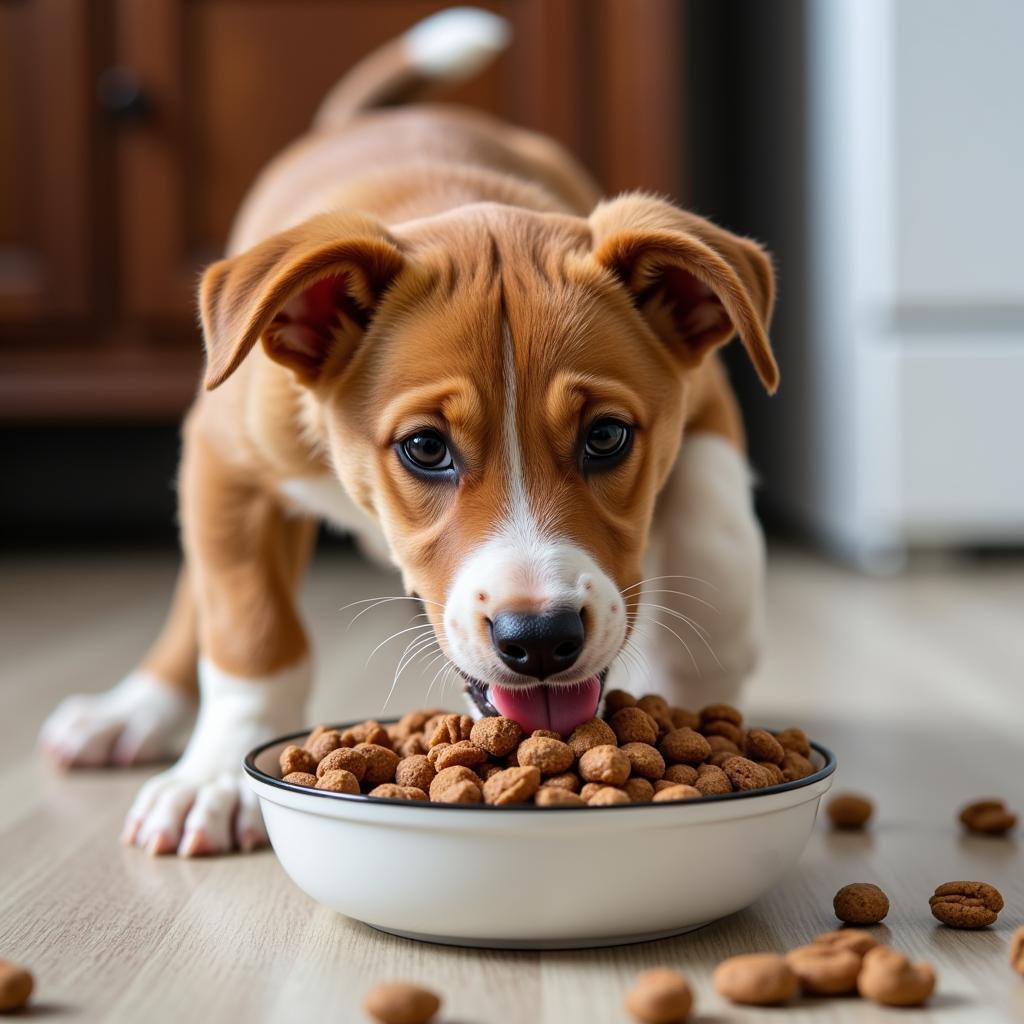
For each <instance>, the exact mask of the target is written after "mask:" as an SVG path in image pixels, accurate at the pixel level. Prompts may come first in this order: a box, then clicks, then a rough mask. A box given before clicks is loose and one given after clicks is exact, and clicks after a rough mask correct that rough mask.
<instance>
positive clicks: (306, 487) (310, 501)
mask: <svg viewBox="0 0 1024 1024" xmlns="http://www.w3.org/2000/svg"><path fill="white" fill-rule="evenodd" d="M278 491H279V492H280V493H281V494H282V495H283V496H284V497H285V498H287V499H288V501H289V502H290V503H291V504H292V505H293V506H294V507H295V508H297V509H298V510H300V511H301V512H303V513H305V514H306V515H310V516H315V517H316V518H317V519H322V520H324V521H325V522H327V523H329V524H330V525H331V526H333V527H334V528H335V529H338V530H342V531H344V532H345V533H350V534H352V535H353V536H354V537H355V538H356V539H357V540H358V542H359V546H360V547H361V548H362V549H363V551H364V552H365V553H366V554H367V555H368V556H369V557H370V558H372V559H373V560H374V561H375V562H378V563H380V564H382V565H390V564H391V561H392V560H391V554H390V552H389V550H388V544H387V541H386V540H385V539H384V534H383V533H382V532H381V530H380V528H379V527H378V526H377V524H376V523H375V522H374V521H373V520H372V519H371V518H370V517H369V516H368V515H367V514H366V513H365V512H364V511H363V510H362V509H361V508H360V507H359V506H358V505H357V504H356V503H355V502H354V501H353V500H352V499H351V498H350V497H349V495H348V492H347V491H346V490H345V488H344V487H342V485H341V483H340V481H339V480H338V479H337V477H334V476H331V475H330V474H327V473H325V474H323V475H322V476H303V477H294V478H292V479H290V480H284V481H282V482H281V483H280V484H278Z"/></svg>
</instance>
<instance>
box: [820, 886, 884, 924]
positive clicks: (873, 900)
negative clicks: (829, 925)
mask: <svg viewBox="0 0 1024 1024" xmlns="http://www.w3.org/2000/svg"><path fill="white" fill-rule="evenodd" d="M832 906H833V908H834V910H835V912H836V917H838V918H839V920H840V921H842V922H844V923H845V924H878V922H879V921H881V920H882V919H883V918H884V917H885V915H886V914H888V913H889V897H888V896H886V895H885V893H884V892H882V890H881V889H879V888H878V886H877V885H872V883H871V882H852V883H851V884H850V885H844V886H843V887H842V889H840V890H839V892H837V893H836V894H835V897H834V898H833V900H832Z"/></svg>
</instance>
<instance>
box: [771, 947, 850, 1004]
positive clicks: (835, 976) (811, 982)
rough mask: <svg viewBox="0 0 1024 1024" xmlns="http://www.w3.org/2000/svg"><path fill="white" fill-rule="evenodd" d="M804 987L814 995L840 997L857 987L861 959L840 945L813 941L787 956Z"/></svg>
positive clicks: (805, 990)
mask: <svg viewBox="0 0 1024 1024" xmlns="http://www.w3.org/2000/svg"><path fill="white" fill-rule="evenodd" d="M786 963H787V964H789V966H790V969H791V970H792V971H793V973H794V974H795V975H796V976H797V980H798V981H799V982H800V987H801V988H802V989H803V990H804V992H806V993H807V994H808V995H812V996H840V995H845V994H846V993H847V992H852V991H853V990H854V989H855V988H856V987H857V975H858V974H860V963H861V957H860V955H858V954H857V953H855V952H854V951H853V950H852V949H846V948H844V947H843V946H840V945H836V944H834V943H833V944H826V943H820V942H813V943H811V944H810V945H808V946H797V948H796V949H791V950H790V951H789V952H788V953H787V954H786Z"/></svg>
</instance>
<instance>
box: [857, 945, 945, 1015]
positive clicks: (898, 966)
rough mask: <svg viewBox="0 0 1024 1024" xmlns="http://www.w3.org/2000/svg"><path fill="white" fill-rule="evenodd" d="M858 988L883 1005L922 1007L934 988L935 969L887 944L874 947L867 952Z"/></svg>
mask: <svg viewBox="0 0 1024 1024" xmlns="http://www.w3.org/2000/svg"><path fill="white" fill-rule="evenodd" d="M857 991H858V992H860V994H861V995H862V996H863V997H864V998H865V999H871V1000H872V1001H873V1002H876V1003H881V1004H882V1005H883V1006H920V1005H921V1004H922V1003H924V1002H925V1001H926V1000H927V999H928V997H929V996H930V995H931V994H932V992H934V991H935V971H934V969H933V968H932V966H931V964H926V963H918V964H914V963H911V962H910V960H909V958H908V957H906V956H904V955H903V954H902V953H900V952H899V951H897V950H895V949H890V948H889V947H888V946H875V947H874V949H869V950H868V951H867V953H865V954H864V960H863V963H862V965H861V969H860V974H859V975H858V976H857Z"/></svg>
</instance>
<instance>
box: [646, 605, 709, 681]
mask: <svg viewBox="0 0 1024 1024" xmlns="http://www.w3.org/2000/svg"><path fill="white" fill-rule="evenodd" d="M647 621H648V622H650V623H651V624H652V625H655V626H661V628H662V629H665V630H668V632H669V633H671V634H672V635H673V636H674V637H675V638H676V639H677V640H678V641H679V642H680V643H681V644H682V645H683V650H685V651H686V653H687V654H688V655H689V656H690V661H692V662H693V667H694V668H695V669H696V670H697V675H698V676H699V675H701V671H700V665H698V664H697V659H696V658H695V657H694V656H693V651H691V650H690V645H689V644H688V643H687V642H686V641H685V640H684V639H683V638H682V637H681V636H680V635H679V634H678V633H677V632H676V631H675V630H674V629H673V628H672V627H671V626H666V625H665V623H664V622H662V621H660V620H659V619H648V620H647Z"/></svg>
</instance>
